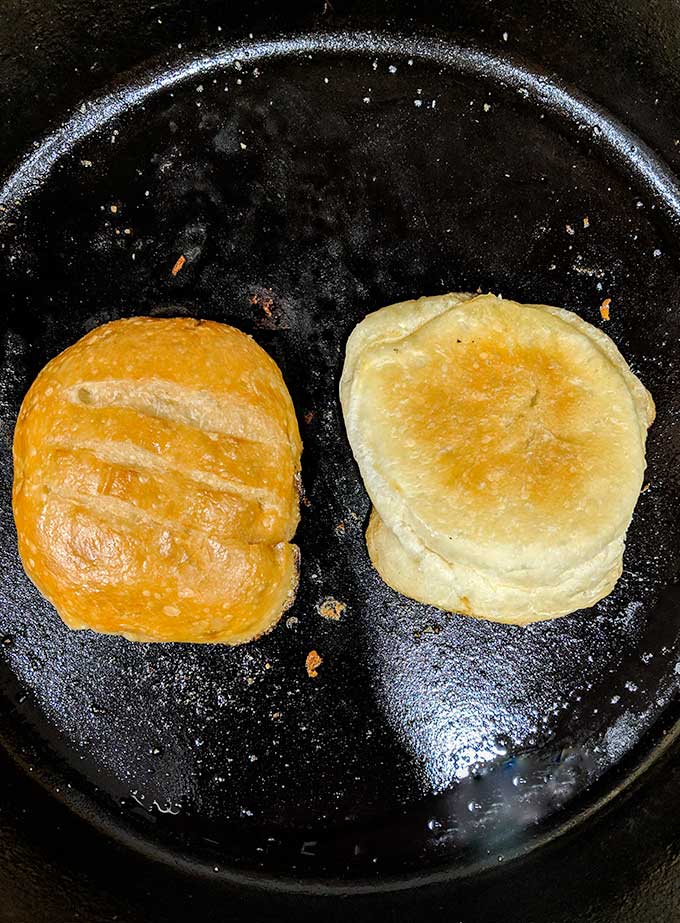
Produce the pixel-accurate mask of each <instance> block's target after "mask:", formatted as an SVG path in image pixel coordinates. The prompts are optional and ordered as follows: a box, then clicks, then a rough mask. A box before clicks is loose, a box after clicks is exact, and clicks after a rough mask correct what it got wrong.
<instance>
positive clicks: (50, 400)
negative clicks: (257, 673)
mask: <svg viewBox="0 0 680 923" xmlns="http://www.w3.org/2000/svg"><path fill="white" fill-rule="evenodd" d="M300 453H301V442H300V435H299V431H298V427H297V421H296V418H295V412H294V409H293V405H292V401H291V398H290V395H289V393H288V390H287V388H286V385H285V383H284V381H283V378H282V376H281V373H280V371H279V368H278V366H277V365H276V363H275V362H274V361H273V359H271V358H270V357H269V356H268V355H267V353H266V352H265V351H264V350H263V349H262V348H261V347H260V346H258V345H257V344H256V343H255V342H254V341H253V340H252V339H251V338H250V337H248V336H246V335H245V334H243V333H241V332H240V331H238V330H235V329H234V328H232V327H228V326H226V325H224V324H219V323H214V322H210V321H199V320H194V319H189V318H174V319H165V318H146V317H137V318H131V319H128V320H120V321H114V322H113V323H110V324H106V325H104V326H103V327H98V328H97V329H95V330H93V331H92V332H91V333H89V334H87V335H86V336H85V337H83V338H82V339H81V340H79V341H78V342H77V343H75V344H74V345H73V346H71V347H70V348H69V349H67V350H65V351H64V352H63V353H61V354H60V355H59V356H57V357H56V358H55V359H53V360H52V361H51V362H49V363H48V364H47V366H45V368H44V369H43V370H42V371H41V373H40V374H39V375H38V377H37V379H36V380H35V382H34V383H33V385H32V387H31V389H30V390H29V392H28V394H27V395H26V398H25V400H24V403H23V405H22V408H21V411H20V414H19V418H18V421H17V427H16V431H15V440H14V465H15V480H14V510H15V519H16V523H17V530H18V534H19V547H20V552H21V556H22V560H23V562H24V566H25V568H26V570H27V572H28V574H29V576H30V577H31V578H32V579H33V580H34V582H35V583H36V585H37V586H38V588H39V589H40V590H41V591H42V592H43V593H44V595H46V596H47V598H48V599H50V600H51V601H52V602H53V603H54V604H55V606H56V607H57V609H58V611H59V612H60V614H61V615H62V617H63V618H64V620H65V621H67V623H69V624H71V625H72V626H74V627H83V626H91V627H94V628H96V629H98V630H101V631H117V632H120V633H123V634H126V635H127V636H128V637H137V638H140V639H150V640H223V641H227V642H230V643H234V642H236V641H240V640H246V639H247V637H248V636H249V635H250V636H251V637H252V636H253V635H254V634H258V633H261V631H263V630H266V629H267V628H269V627H271V624H273V622H274V621H275V620H276V619H277V618H278V616H279V615H280V614H281V611H282V609H283V606H284V603H285V600H286V599H287V598H288V597H289V596H290V595H291V592H292V590H293V589H294V585H295V580H296V551H295V549H294V548H293V547H292V546H289V545H288V544H287V543H288V542H289V541H290V539H291V538H292V536H293V534H294V532H295V529H296V527H297V523H298V519H299V510H298V500H299V497H298V487H297V477H298V473H299V470H300ZM155 600H157V602H154V601H155ZM216 613H217V615H216ZM230 620H231V621H230ZM119 623H120V624H119Z"/></svg>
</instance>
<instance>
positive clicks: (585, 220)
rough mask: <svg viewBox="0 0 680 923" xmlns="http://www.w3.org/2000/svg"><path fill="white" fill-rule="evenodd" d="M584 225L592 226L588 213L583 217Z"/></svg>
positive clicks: (586, 226) (585, 226)
mask: <svg viewBox="0 0 680 923" xmlns="http://www.w3.org/2000/svg"><path fill="white" fill-rule="evenodd" d="M583 227H584V228H589V227H590V218H589V217H588V215H586V216H585V218H584V219H583Z"/></svg>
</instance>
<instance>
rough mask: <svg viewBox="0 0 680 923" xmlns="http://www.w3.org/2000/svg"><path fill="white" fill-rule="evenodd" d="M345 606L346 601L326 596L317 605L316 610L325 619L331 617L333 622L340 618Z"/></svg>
mask: <svg viewBox="0 0 680 923" xmlns="http://www.w3.org/2000/svg"><path fill="white" fill-rule="evenodd" d="M346 608H347V604H346V603H343V602H340V600H339V599H334V598H333V597H332V596H328V597H326V599H324V600H322V601H321V602H320V603H319V604H318V605H317V607H316V611H317V612H318V613H319V615H322V616H323V617H324V618H325V619H333V621H334V622H337V621H338V620H339V619H341V618H342V616H343V614H344V612H345V609H346Z"/></svg>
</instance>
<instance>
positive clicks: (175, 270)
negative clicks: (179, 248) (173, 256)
mask: <svg viewBox="0 0 680 923" xmlns="http://www.w3.org/2000/svg"><path fill="white" fill-rule="evenodd" d="M186 261H187V258H186V257H185V256H184V254H182V256H180V257H178V258H177V262H176V263H175V265H174V266H173V267H172V274H173V276H176V275H177V273H178V272H179V271H180V269H181V268H182V266H184V264H185V263H186Z"/></svg>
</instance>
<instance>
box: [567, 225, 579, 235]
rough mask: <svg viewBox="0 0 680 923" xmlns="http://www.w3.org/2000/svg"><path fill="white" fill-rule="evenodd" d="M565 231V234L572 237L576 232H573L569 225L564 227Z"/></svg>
mask: <svg viewBox="0 0 680 923" xmlns="http://www.w3.org/2000/svg"><path fill="white" fill-rule="evenodd" d="M565 230H566V232H567V234H571V235H573V234H575V233H576V232H575V231H574V229H573V227H572V226H571V225H570V224H567V225H565Z"/></svg>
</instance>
